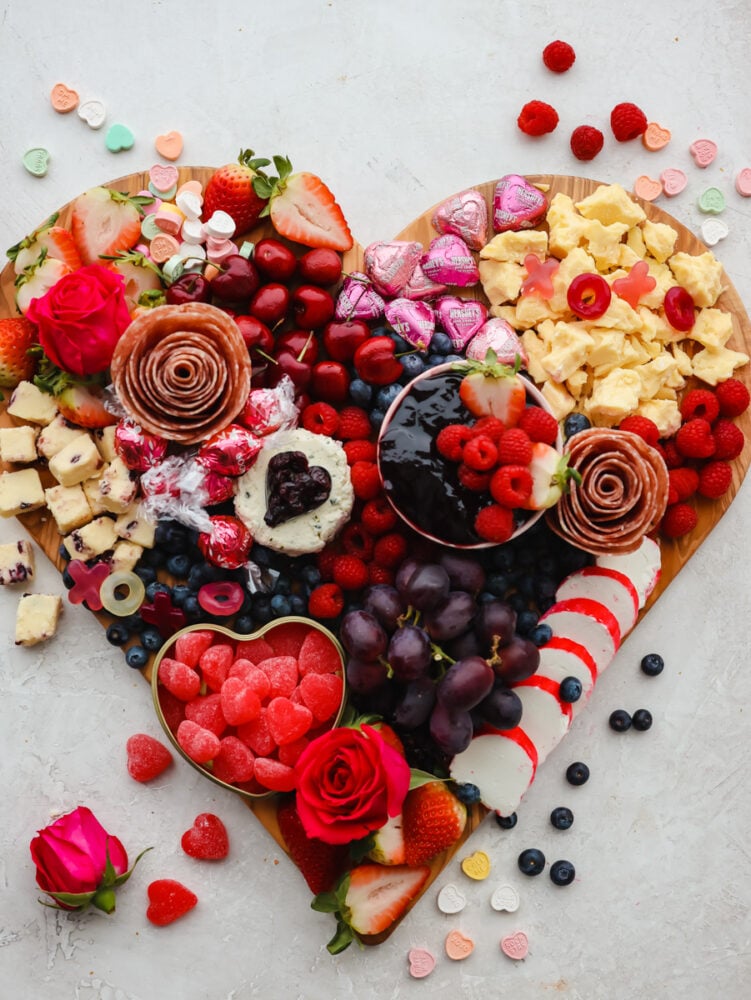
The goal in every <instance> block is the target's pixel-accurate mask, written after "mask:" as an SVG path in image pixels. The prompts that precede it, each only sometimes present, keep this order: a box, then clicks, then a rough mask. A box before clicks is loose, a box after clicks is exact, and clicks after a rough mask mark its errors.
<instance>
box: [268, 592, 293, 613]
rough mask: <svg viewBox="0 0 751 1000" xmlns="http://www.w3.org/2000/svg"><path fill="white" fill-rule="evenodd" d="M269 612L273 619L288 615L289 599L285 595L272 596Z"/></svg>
mask: <svg viewBox="0 0 751 1000" xmlns="http://www.w3.org/2000/svg"><path fill="white" fill-rule="evenodd" d="M271 611H272V614H273V616H274V618H281V617H282V616H283V615H288V614H290V606H289V598H288V597H287V595H286V594H274V596H273V597H272V598H271Z"/></svg>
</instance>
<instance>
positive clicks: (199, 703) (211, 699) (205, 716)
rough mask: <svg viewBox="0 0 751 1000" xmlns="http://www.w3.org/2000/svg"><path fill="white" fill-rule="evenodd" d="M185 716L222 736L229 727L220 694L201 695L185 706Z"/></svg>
mask: <svg viewBox="0 0 751 1000" xmlns="http://www.w3.org/2000/svg"><path fill="white" fill-rule="evenodd" d="M185 718H186V719H190V721H191V722H196V723H197V724H198V725H199V726H203V728H204V729H208V730H210V731H211V732H212V733H215V734H216V735H217V736H221V735H222V733H223V732H224V730H225V729H226V728H227V720H226V718H225V717H224V712H223V711H222V696H221V695H220V694H205V695H199V696H198V697H197V698H194V699H193V701H189V702H188V704H187V705H186V706H185Z"/></svg>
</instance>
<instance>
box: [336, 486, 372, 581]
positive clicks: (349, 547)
mask: <svg viewBox="0 0 751 1000" xmlns="http://www.w3.org/2000/svg"><path fill="white" fill-rule="evenodd" d="M371 503H372V501H371ZM341 542H342V548H343V549H344V551H345V552H346V553H347V555H349V556H359V558H360V559H364V560H365V562H367V561H368V559H370V558H371V556H372V555H373V545H374V544H375V542H374V540H373V536H372V535H371V534H370V533H369V532H368V531H366V530H365V527H364V526H363V525H362V524H357V523H354V522H353V523H352V524H348V525H347V527H346V528H345V529H344V531H343V532H342V534H341ZM334 579H336V577H334Z"/></svg>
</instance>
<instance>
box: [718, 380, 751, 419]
mask: <svg viewBox="0 0 751 1000" xmlns="http://www.w3.org/2000/svg"><path fill="white" fill-rule="evenodd" d="M715 393H716V394H717V399H718V400H719V403H720V416H722V417H739V416H740V415H741V413H743V412H744V410H747V409H748V404H749V399H750V398H751V397H749V393H748V389H747V388H746V386H745V385H744V384H743V382H741V381H740V380H739V379H737V378H729V379H726V380H725V381H724V382H720V384H719V385H718V386H717V387H716V388H715Z"/></svg>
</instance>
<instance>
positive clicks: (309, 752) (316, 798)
mask: <svg viewBox="0 0 751 1000" xmlns="http://www.w3.org/2000/svg"><path fill="white" fill-rule="evenodd" d="M295 778H296V783H297V811H298V813H299V815H300V819H301V820H302V824H303V826H304V827H305V832H306V833H307V834H308V836H309V837H316V838H317V839H318V840H323V841H325V843H327V844H348V843H350V842H351V841H353V840H361V839H362V838H363V837H366V836H367V835H368V834H369V833H372V832H373V830H378V829H380V827H382V826H383V825H384V823H385V822H386V821H387V820H388V819H389V817H391V816H397V815H398V814H399V813H400V812H401V808H402V803H403V802H404V798H405V796H406V794H407V792H408V791H409V780H410V771H409V765H408V764H407V762H406V760H405V759H404V758H403V757H402V756H401V754H399V753H397V751H396V750H394V748H393V747H390V746H389V745H388V743H386V742H385V740H384V739H383V738H382V737H381V734H380V733H378V732H377V731H376V730H375V729H373V728H372V727H371V726H363V727H362V730H359V729H349V728H346V727H342V728H339V729H332V730H331V731H330V732H328V733H324V735H323V736H319V737H318V739H315V740H313V741H312V742H311V743H309V744H308V746H307V747H306V748H305V749H304V750H303V752H302V753H301V754H300V757H299V758H298V761H297V764H296V765H295Z"/></svg>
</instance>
